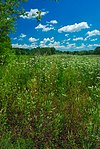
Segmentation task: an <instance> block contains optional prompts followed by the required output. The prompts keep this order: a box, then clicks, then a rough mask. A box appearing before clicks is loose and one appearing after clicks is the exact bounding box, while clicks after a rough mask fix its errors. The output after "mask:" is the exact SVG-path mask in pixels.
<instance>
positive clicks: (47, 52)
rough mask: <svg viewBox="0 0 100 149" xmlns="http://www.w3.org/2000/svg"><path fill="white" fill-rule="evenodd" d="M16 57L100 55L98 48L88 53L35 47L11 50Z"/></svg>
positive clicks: (99, 48)
mask: <svg viewBox="0 0 100 149" xmlns="http://www.w3.org/2000/svg"><path fill="white" fill-rule="evenodd" d="M12 50H13V51H14V52H15V54H16V55H53V54H72V55H100V47H97V48H95V49H94V50H88V51H60V50H56V48H54V47H37V48H33V49H23V48H13V49H12Z"/></svg>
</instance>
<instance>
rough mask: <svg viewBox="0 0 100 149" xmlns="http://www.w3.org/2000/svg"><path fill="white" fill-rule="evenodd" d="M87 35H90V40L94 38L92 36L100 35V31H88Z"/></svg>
mask: <svg viewBox="0 0 100 149" xmlns="http://www.w3.org/2000/svg"><path fill="white" fill-rule="evenodd" d="M86 34H87V35H88V36H87V38H89V37H92V36H97V35H100V31H99V30H96V29H95V30H93V31H88V32H87V33H86Z"/></svg>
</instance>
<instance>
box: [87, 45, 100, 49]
mask: <svg viewBox="0 0 100 149" xmlns="http://www.w3.org/2000/svg"><path fill="white" fill-rule="evenodd" d="M94 47H100V44H89V45H88V48H94Z"/></svg>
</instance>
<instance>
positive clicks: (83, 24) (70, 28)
mask: <svg viewBox="0 0 100 149" xmlns="http://www.w3.org/2000/svg"><path fill="white" fill-rule="evenodd" d="M87 28H90V27H89V25H88V23H87V22H81V23H75V24H73V25H67V26H64V27H62V28H59V29H58V32H59V33H62V32H78V31H81V30H82V29H87Z"/></svg>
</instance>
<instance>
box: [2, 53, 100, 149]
mask: <svg viewBox="0 0 100 149" xmlns="http://www.w3.org/2000/svg"><path fill="white" fill-rule="evenodd" d="M99 99H100V57H99V56H95V55H89V56H78V55H75V56H74V55H52V56H15V57H13V58H12V59H11V61H10V62H9V63H8V64H7V65H4V66H3V65H2V64H1V65H0V120H1V124H0V125H1V126H0V140H1V141H0V146H1V147H0V148H1V149H99V145H100V144H99V139H100V138H99V123H100V121H99V114H100V113H99V112H100V109H99V108H100V106H99Z"/></svg>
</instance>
